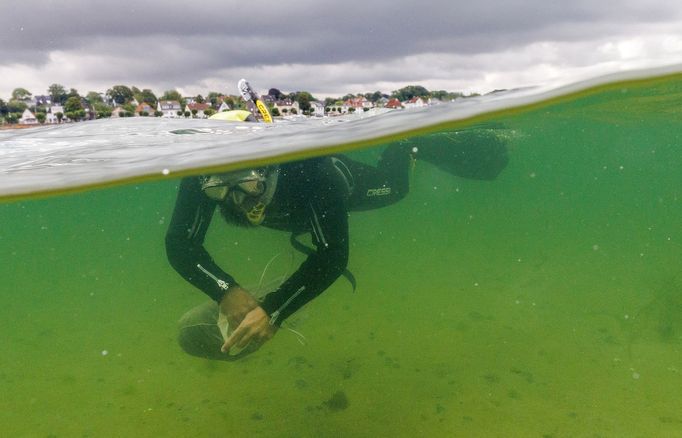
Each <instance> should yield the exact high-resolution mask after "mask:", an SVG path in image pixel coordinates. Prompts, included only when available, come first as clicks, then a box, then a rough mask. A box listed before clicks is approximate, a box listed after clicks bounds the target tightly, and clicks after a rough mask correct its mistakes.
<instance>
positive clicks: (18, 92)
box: [0, 84, 464, 123]
mask: <svg viewBox="0 0 682 438" xmlns="http://www.w3.org/2000/svg"><path fill="white" fill-rule="evenodd" d="M47 95H48V96H49V97H50V100H51V103H52V105H60V106H62V107H63V109H64V113H63V114H61V113H58V114H56V117H57V118H58V119H59V120H60V121H61V119H62V118H63V117H67V118H69V119H70V120H74V121H77V120H83V119H86V118H92V117H97V118H103V117H111V114H112V110H113V106H120V107H121V108H123V112H124V113H123V115H130V116H131V115H133V114H134V112H135V106H134V105H133V104H132V102H133V101H137V102H138V103H147V104H148V105H150V106H151V107H152V108H156V106H157V103H158V101H159V100H171V101H177V102H180V104H181V105H182V106H183V107H184V106H185V104H186V99H185V98H184V97H183V96H182V95H181V94H180V93H179V92H178V91H177V90H166V91H165V92H164V93H163V94H162V95H161V96H157V95H156V94H154V92H153V91H152V90H151V89H149V88H144V89H142V90H140V89H139V88H137V87H135V86H132V87H129V86H127V85H114V86H112V87H111V88H109V89H107V91H106V93H105V94H104V96H106V98H107V101H105V98H103V96H102V94H101V93H98V92H96V91H90V92H88V93H87V94H86V95H84V96H83V95H81V94H80V93H79V92H78V90H76V89H75V88H70V89H68V90H67V88H66V87H65V86H63V85H61V84H52V85H50V86H49V87H48V89H47ZM268 95H269V96H271V97H272V99H271V100H287V99H288V100H290V101H292V102H298V105H299V108H300V109H301V111H302V112H303V114H309V113H310V111H311V102H314V101H318V99H316V98H315V97H314V96H313V95H312V94H311V93H309V92H307V91H295V92H292V93H283V92H281V91H280V90H278V89H276V88H271V89H270V90H269V91H268ZM32 96H33V94H32V93H31V92H30V91H28V90H27V89H25V88H16V89H14V91H12V96H11V98H10V99H9V100H8V101H7V102H5V101H4V100H2V99H0V119H2V120H4V121H5V122H7V123H16V122H17V121H18V120H19V119H20V118H21V115H22V113H23V112H24V110H26V109H27V108H28V109H31V110H32V111H33V112H34V113H35V115H36V118H37V119H38V121H39V122H40V123H43V122H44V121H45V118H46V114H47V111H48V110H49V107H48V106H47V105H34V106H32V107H31V108H29V105H28V103H27V102H29V101H30V98H31V97H32ZM358 97H364V98H365V99H367V100H368V101H370V102H372V103H377V102H378V101H380V100H381V99H390V98H396V99H398V100H400V101H401V102H404V101H406V100H409V99H412V98H413V97H424V98H434V99H439V100H453V99H458V98H461V97H464V95H463V94H462V93H459V92H451V91H445V90H436V91H429V90H427V89H426V88H424V87H422V86H421V85H408V86H406V87H403V88H400V89H398V90H394V91H392V92H391V93H390V94H386V93H383V92H381V91H375V92H370V93H360V94H346V95H345V96H342V97H340V98H334V97H327V98H324V99H323V100H322V101H323V102H324V106H325V107H329V106H332V105H335V104H338V102H339V101H346V100H348V99H352V98H358ZM193 100H194V101H195V102H197V103H208V104H210V105H211V106H212V107H213V108H214V109H217V108H218V107H219V106H220V104H221V103H222V102H225V103H226V104H227V105H228V106H229V107H230V108H232V109H241V108H244V102H243V101H242V100H241V98H239V97H238V96H235V95H229V94H225V93H220V92H216V91H211V92H209V93H208V94H207V95H206V96H205V97H204V96H202V95H198V96H195V97H193ZM270 106H272V104H270ZM145 115H146V114H145ZM154 115H156V116H159V115H161V114H160V113H159V112H158V111H155V113H154ZM2 120H0V121H2Z"/></svg>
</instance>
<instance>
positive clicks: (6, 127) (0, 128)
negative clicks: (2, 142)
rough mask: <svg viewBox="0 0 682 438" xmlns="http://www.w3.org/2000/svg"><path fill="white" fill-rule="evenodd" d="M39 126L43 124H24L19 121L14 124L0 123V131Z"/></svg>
mask: <svg viewBox="0 0 682 438" xmlns="http://www.w3.org/2000/svg"><path fill="white" fill-rule="evenodd" d="M39 126H43V125H41V124H40V123H36V124H31V125H25V124H20V123H16V124H14V125H0V131H3V130H10V129H27V128H37V127H39Z"/></svg>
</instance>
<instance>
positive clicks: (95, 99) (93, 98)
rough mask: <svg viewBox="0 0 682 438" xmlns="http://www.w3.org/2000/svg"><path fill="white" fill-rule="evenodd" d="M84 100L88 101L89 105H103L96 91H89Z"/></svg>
mask: <svg viewBox="0 0 682 438" xmlns="http://www.w3.org/2000/svg"><path fill="white" fill-rule="evenodd" d="M85 100H87V101H88V103H89V104H90V105H93V106H94V105H95V104H97V103H103V102H104V101H103V100H102V96H100V95H99V93H98V92H96V91H91V92H89V93H88V95H87V96H86V97H85Z"/></svg>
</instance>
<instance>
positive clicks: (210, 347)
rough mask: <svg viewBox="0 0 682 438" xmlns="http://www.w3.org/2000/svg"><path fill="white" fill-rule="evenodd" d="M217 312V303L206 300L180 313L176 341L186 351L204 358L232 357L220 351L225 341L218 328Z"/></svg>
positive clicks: (227, 358)
mask: <svg viewBox="0 0 682 438" xmlns="http://www.w3.org/2000/svg"><path fill="white" fill-rule="evenodd" d="M218 313H219V308H218V305H217V304H216V303H215V302H214V301H208V302H206V303H204V304H201V305H199V306H197V307H195V308H193V309H191V310H189V311H188V312H187V313H185V314H184V315H182V317H181V318H180V321H179V323H178V327H179V329H180V332H179V334H178V343H179V344H180V346H181V347H182V349H183V350H185V352H186V353H188V354H191V355H192V356H198V357H203V358H205V359H215V360H231V359H232V358H231V357H230V356H228V355H227V354H224V353H223V352H221V351H220V348H221V347H222V346H223V343H224V342H225V341H224V340H223V337H222V335H221V334H220V329H219V328H218V324H217V322H218Z"/></svg>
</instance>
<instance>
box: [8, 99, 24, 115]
mask: <svg viewBox="0 0 682 438" xmlns="http://www.w3.org/2000/svg"><path fill="white" fill-rule="evenodd" d="M26 108H28V105H26V104H25V103H24V102H20V101H18V100H10V101H9V102H7V112H8V113H19V114H21V113H23V112H24V110H25V109H26Z"/></svg>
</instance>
